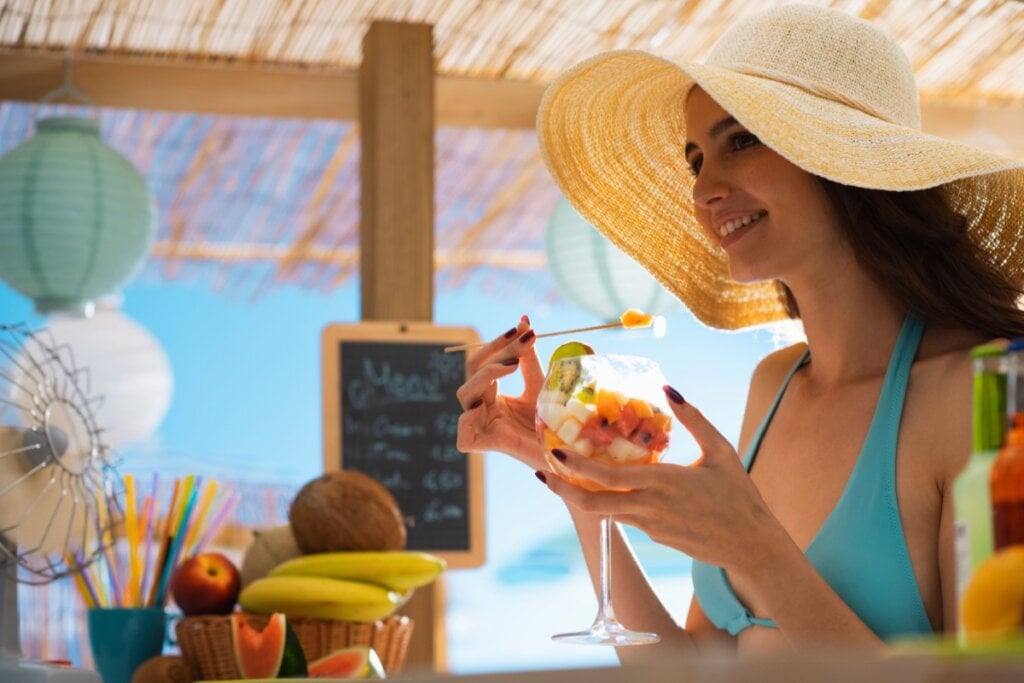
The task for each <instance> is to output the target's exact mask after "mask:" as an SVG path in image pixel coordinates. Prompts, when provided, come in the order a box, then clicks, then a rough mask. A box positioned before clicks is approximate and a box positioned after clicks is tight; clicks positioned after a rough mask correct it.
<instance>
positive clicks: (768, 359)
mask: <svg viewBox="0 0 1024 683" xmlns="http://www.w3.org/2000/svg"><path fill="white" fill-rule="evenodd" d="M806 350H807V344H804V343H799V344H793V345H792V346H787V347H786V348H784V349H779V350H778V351H773V352H772V353H770V354H768V355H767V356H765V357H764V358H762V359H761V361H760V362H759V363H758V364H757V367H756V368H754V373H753V375H752V376H751V378H750V389H749V391H748V393H747V405H746V408H745V409H744V412H743V426H742V429H741V431H740V449H739V450H740V452H742V451H743V450H744V449H746V444H747V442H748V440H749V439H750V437H751V435H752V434H753V433H754V431H755V429H756V427H757V425H758V424H760V422H761V420H762V419H763V418H764V415H765V414H766V413H767V412H768V409H769V408H770V407H771V405H772V401H774V400H775V397H776V395H777V394H778V392H779V388H780V387H781V386H782V382H783V381H784V380H785V378H786V375H787V374H788V373H789V371H790V370H792V369H793V366H794V365H796V364H797V363H798V362H799V361H800V357H801V356H803V354H804V352H805V351H806Z"/></svg>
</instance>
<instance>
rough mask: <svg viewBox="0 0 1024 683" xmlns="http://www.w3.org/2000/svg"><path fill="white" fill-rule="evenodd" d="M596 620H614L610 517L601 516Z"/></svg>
mask: <svg viewBox="0 0 1024 683" xmlns="http://www.w3.org/2000/svg"><path fill="white" fill-rule="evenodd" d="M597 619H598V621H615V608H613V607H612V518H611V515H607V516H605V517H602V518H601V602H600V605H599V607H598V615H597Z"/></svg>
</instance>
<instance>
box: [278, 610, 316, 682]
mask: <svg viewBox="0 0 1024 683" xmlns="http://www.w3.org/2000/svg"><path fill="white" fill-rule="evenodd" d="M308 673H309V669H308V667H307V666H306V653H305V652H303V651H302V644H301V643H300V642H299V637H298V636H297V635H295V630H294V629H293V628H292V626H291V624H287V623H286V624H285V639H284V653H283V654H282V655H281V667H280V669H278V672H277V677H278V678H301V677H304V676H306V675H307V674H308Z"/></svg>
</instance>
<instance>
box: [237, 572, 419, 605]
mask: <svg viewBox="0 0 1024 683" xmlns="http://www.w3.org/2000/svg"><path fill="white" fill-rule="evenodd" d="M405 597H406V596H404V595H401V594H399V593H397V592H395V591H390V590H387V589H386V588H381V587H380V586H375V585H373V584H370V583H365V582H363V581H347V580H341V579H328V578H323V577H315V576H267V577H264V578H262V579H256V580H255V581H253V582H252V583H250V584H249V585H248V586H246V587H245V588H243V589H242V593H241V594H240V595H239V596H238V603H239V604H240V605H241V606H242V608H243V609H245V610H247V611H250V612H260V613H264V614H266V613H272V612H284V613H285V614H297V613H298V612H296V611H295V610H297V609H302V608H308V607H324V606H330V607H336V606H339V605H348V606H356V607H367V608H377V609H380V610H384V611H386V610H392V611H393V610H395V609H397V608H398V607H399V606H400V605H401V604H402V603H403V602H404V600H405Z"/></svg>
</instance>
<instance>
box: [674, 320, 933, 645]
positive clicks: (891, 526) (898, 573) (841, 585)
mask: <svg viewBox="0 0 1024 683" xmlns="http://www.w3.org/2000/svg"><path fill="white" fill-rule="evenodd" d="M923 329H924V325H923V324H922V323H921V322H920V321H919V320H917V319H916V318H912V317H909V316H908V317H907V319H906V320H905V321H904V323H903V327H902V329H901V330H900V334H899V338H898V339H897V340H896V346H895V348H894V349H893V352H892V358H891V359H890V360H889V368H888V370H887V371H886V374H885V380H884V381H883V384H882V391H881V394H880V395H879V397H878V405H877V406H876V407H875V415H874V418H873V419H872V420H871V427H870V429H869V430H868V434H867V437H866V438H865V439H864V445H863V447H862V448H861V452H860V455H859V456H858V458H857V463H856V465H854V468H853V472H852V473H851V474H850V478H849V480H848V481H847V483H846V488H845V489H844V490H843V493H842V496H840V498H839V502H838V503H836V506H835V508H833V510H832V512H831V514H829V516H828V517H827V518H826V520H825V523H824V524H822V526H821V529H819V530H818V533H817V534H816V535H815V536H814V539H813V540H812V541H811V543H810V545H809V546H808V547H807V550H806V551H805V555H806V556H807V559H808V560H809V561H810V563H811V564H812V565H814V567H815V569H817V570H818V573H819V574H821V576H822V577H823V578H824V579H825V580H826V581H827V582H828V584H829V585H830V586H832V589H833V590H835V592H836V593H838V594H839V597H840V598H842V599H843V601H844V602H845V603H846V604H847V605H848V606H849V607H850V609H852V610H853V611H854V612H855V613H856V614H857V616H858V617H860V618H861V620H862V621H864V623H865V624H867V625H868V627H869V628H870V629H871V630H872V631H874V632H875V634H877V635H878V636H879V637H880V638H882V639H889V638H892V637H893V636H897V635H906V634H925V633H929V634H930V633H932V627H931V623H930V622H929V621H928V615H927V614H926V613H925V610H924V603H923V602H922V600H921V591H920V589H919V588H918V585H917V579H916V578H915V577H914V570H913V568H912V567H911V565H910V556H909V554H908V553H907V543H906V538H905V537H904V535H903V525H902V524H901V523H900V509H899V504H898V502H897V500H896V439H897V436H898V435H899V426H900V416H901V414H902V413H903V399H904V396H905V395H906V393H907V380H908V378H909V377H910V366H911V365H912V364H913V362H914V356H915V355H916V354H917V346H918V343H919V342H920V340H921V333H922V331H923ZM809 357H810V352H809V351H805V352H804V354H803V356H802V357H801V359H800V361H799V362H798V363H797V364H796V365H795V366H794V367H793V369H792V370H790V372H789V375H787V377H786V379H785V381H784V382H783V384H782V387H781V388H780V389H779V393H778V396H776V397H775V402H774V403H773V404H772V407H771V409H770V410H769V411H768V415H767V416H765V418H764V421H763V422H762V423H761V426H760V428H759V429H758V431H757V434H756V435H755V436H754V439H753V440H752V441H751V443H750V448H749V449H748V450H747V453H746V455H745V456H744V458H743V465H744V467H745V468H746V469H747V471H750V467H751V465H753V462H754V457H755V456H756V455H757V449H758V448H759V447H760V445H761V440H762V439H763V438H764V433H765V431H766V430H767V429H768V425H769V423H771V420H772V417H773V416H774V414H775V410H776V408H778V405H779V401H780V400H781V399H782V395H783V394H784V393H785V391H786V387H788V386H789V382H790V380H791V379H792V378H793V375H794V374H795V373H796V371H797V369H799V368H800V367H801V366H802V365H803V364H804V363H806V362H807V359H808V358H809ZM693 585H694V592H695V595H696V597H697V601H698V602H699V603H700V606H701V608H702V609H703V610H704V613H705V614H706V615H707V616H708V618H709V619H710V620H711V622H712V623H714V624H715V626H717V627H718V628H721V629H725V630H727V631H728V632H729V633H731V634H732V635H736V634H738V633H739V632H740V631H743V630H744V629H746V628H749V627H750V626H752V625H754V624H757V625H759V626H769V627H772V628H775V627H776V625H775V622H773V621H772V620H770V619H762V618H758V617H755V616H754V615H753V614H751V613H750V611H749V610H748V609H747V608H746V607H745V606H744V605H743V604H741V603H740V601H739V598H737V597H736V594H735V592H733V589H732V586H731V585H730V584H729V579H728V578H727V577H726V575H725V572H724V571H723V570H722V569H720V568H719V567H714V566H711V565H708V564H705V563H703V562H698V561H696V560H695V561H694V562H693Z"/></svg>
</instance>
